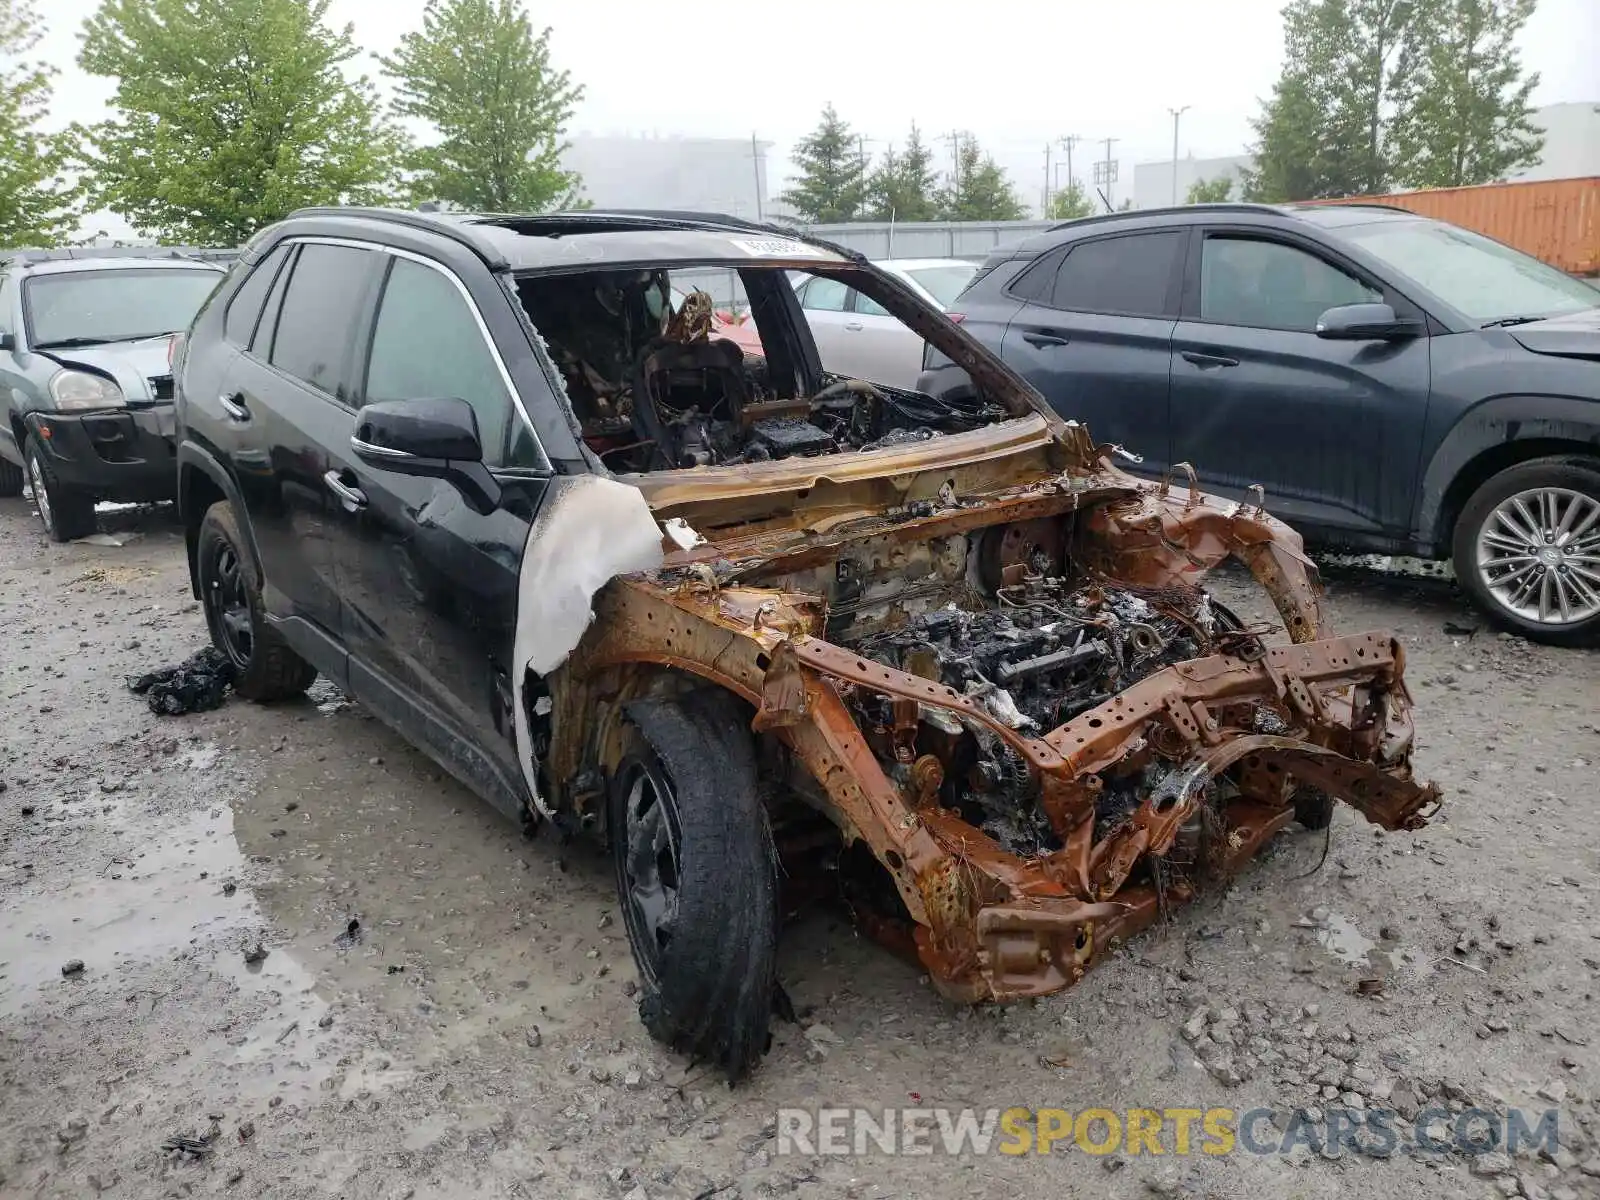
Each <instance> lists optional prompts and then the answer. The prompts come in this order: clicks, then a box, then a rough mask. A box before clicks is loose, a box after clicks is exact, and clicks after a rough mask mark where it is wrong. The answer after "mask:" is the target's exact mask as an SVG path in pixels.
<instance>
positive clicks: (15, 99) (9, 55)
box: [0, 0, 78, 246]
mask: <svg viewBox="0 0 1600 1200" xmlns="http://www.w3.org/2000/svg"><path fill="white" fill-rule="evenodd" d="M43 36H44V29H43V24H42V22H41V21H40V19H39V14H38V13H37V12H36V11H35V10H34V7H33V5H32V4H31V3H30V0H0V246H56V245H59V244H61V242H63V241H65V240H66V239H67V238H68V237H70V236H71V234H72V231H73V230H74V228H75V227H76V226H77V220H78V217H77V212H76V211H75V206H76V202H77V199H78V189H77V188H76V187H75V186H74V185H72V184H71V183H69V182H68V181H67V179H66V178H65V176H64V174H63V171H62V168H63V166H64V165H65V162H66V146H65V144H64V141H63V139H62V138H61V137H60V136H58V135H51V134H45V133H40V132H39V130H38V124H39V120H40V118H42V117H43V116H44V114H45V110H46V109H47V108H48V107H49V105H50V92H51V83H50V81H51V78H52V76H54V74H55V71H54V70H53V69H52V68H50V67H48V66H46V65H45V64H43V63H41V62H29V61H25V58H24V56H25V55H27V54H28V52H29V51H31V50H32V49H33V48H34V47H35V46H36V45H38V44H39V39H40V38H41V37H43Z"/></svg>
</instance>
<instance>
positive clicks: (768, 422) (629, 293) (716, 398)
mask: <svg viewBox="0 0 1600 1200" xmlns="http://www.w3.org/2000/svg"><path fill="white" fill-rule="evenodd" d="M518 294H519V296H520V297H521V299H522V303H523V306H524V307H525V308H526V309H527V311H528V315H529V317H530V318H531V319H532V321H533V323H534V325H535V327H537V328H538V329H539V330H540V331H541V333H542V334H543V335H544V337H545V339H546V341H547V343H548V346H549V349H550V352H551V355H552V357H553V358H554V359H555V361H556V363H557V365H558V366H559V367H560V369H561V373H562V376H563V382H564V384H565V386H566V392H567V397H568V399H569V400H570V402H571V403H572V407H573V410H574V412H575V414H576V415H577V418H578V422H579V424H580V426H581V428H582V432H583V438H584V441H585V442H586V443H587V444H588V446H589V448H590V449H591V450H593V451H595V452H596V453H597V454H599V455H600V456H601V458H602V459H604V461H605V462H606V465H607V466H609V467H611V468H612V469H613V470H620V471H654V470H663V469H668V470H670V469H676V468H680V467H696V466H709V465H728V464H735V463H745V462H764V461H767V460H769V459H779V458H793V457H810V456H814V455H822V454H838V453H843V452H847V451H855V450H876V449H881V448H883V447H886V446H897V445H903V444H908V443H913V442H920V441H925V440H927V439H929V438H933V437H937V436H938V435H940V434H947V433H963V432H966V431H968V430H972V429H977V428H980V427H982V426H984V425H988V424H992V423H993V422H995V421H999V420H1001V419H1003V418H1004V416H1005V412H1004V410H1003V409H1001V408H1000V407H999V406H998V405H995V404H992V403H989V402H988V401H985V400H982V399H974V398H965V399H958V400H940V399H935V398H934V397H932V396H925V395H922V394H921V393H918V392H910V391H901V390H899V389H895V388H889V387H879V386H876V385H874V384H871V383H868V382H866V381H864V380H859V379H846V378H831V379H829V380H828V381H827V382H826V383H825V384H824V386H823V387H821V388H820V389H819V390H818V391H817V392H816V393H815V394H813V395H810V396H794V395H784V394H781V393H780V391H779V390H778V389H775V388H774V387H773V386H772V383H771V381H770V380H769V378H768V372H767V364H766V361H765V360H764V359H763V358H760V357H754V356H751V357H747V356H746V355H745V354H744V352H743V351H741V350H740V349H739V347H738V346H737V345H736V344H735V343H734V342H732V341H730V340H728V339H726V338H722V337H719V336H718V333H717V327H716V323H715V320H714V306H713V303H712V300H711V297H710V296H709V295H707V294H706V293H705V292H703V291H693V292H689V293H688V294H687V295H685V296H684V297H683V298H682V300H681V301H679V302H678V307H677V308H676V309H674V308H673V307H672V301H671V295H672V289H671V283H670V278H669V276H668V273H667V272H665V271H648V270H646V271H627V270H622V271H601V272H594V273H588V274H578V275H572V276H555V277H550V278H542V279H538V280H524V281H521V282H520V283H519V285H518ZM788 390H793V385H792V384H791V385H788Z"/></svg>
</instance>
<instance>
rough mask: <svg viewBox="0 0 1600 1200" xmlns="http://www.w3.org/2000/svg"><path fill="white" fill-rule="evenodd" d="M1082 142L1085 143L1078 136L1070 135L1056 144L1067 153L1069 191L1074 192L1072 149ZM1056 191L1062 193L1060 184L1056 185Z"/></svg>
mask: <svg viewBox="0 0 1600 1200" xmlns="http://www.w3.org/2000/svg"><path fill="white" fill-rule="evenodd" d="M1081 141H1083V139H1082V138H1081V137H1079V136H1078V135H1077V134H1075V133H1069V134H1067V136H1066V137H1064V138H1060V139H1058V140H1057V142H1056V144H1057V145H1058V146H1060V147H1061V148H1062V149H1063V150H1065V151H1066V152H1067V190H1068V191H1071V190H1072V184H1073V175H1072V148H1073V147H1074V146H1076V145H1077V144H1078V143H1079V142H1081ZM1056 190H1057V191H1060V184H1059V183H1058V184H1057V185H1056Z"/></svg>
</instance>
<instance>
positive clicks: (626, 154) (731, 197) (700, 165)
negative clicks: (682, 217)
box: [561, 134, 772, 221]
mask: <svg viewBox="0 0 1600 1200" xmlns="http://www.w3.org/2000/svg"><path fill="white" fill-rule="evenodd" d="M771 146H772V143H770V142H759V141H754V140H748V141H747V140H743V139H739V138H692V137H625V136H624V137H616V136H595V135H591V134H578V135H576V136H575V137H573V138H572V141H571V145H570V146H569V147H568V148H567V152H566V153H565V154H564V155H562V159H561V163H562V166H564V167H565V168H566V169H567V170H569V171H576V172H578V173H579V174H580V175H581V176H582V177H583V197H584V199H586V200H588V201H590V202H591V203H592V204H593V205H594V206H595V207H596V208H663V209H684V210H693V211H698V212H715V213H726V214H727V215H728V216H733V217H744V218H746V219H748V220H752V221H753V220H755V219H757V217H760V216H769V215H770V210H769V208H768V203H767V201H768V196H767V151H768V150H769V149H771Z"/></svg>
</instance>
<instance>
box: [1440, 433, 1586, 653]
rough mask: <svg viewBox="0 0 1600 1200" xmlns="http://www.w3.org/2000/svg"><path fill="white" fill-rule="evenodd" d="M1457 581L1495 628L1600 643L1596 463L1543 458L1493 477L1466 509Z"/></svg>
mask: <svg viewBox="0 0 1600 1200" xmlns="http://www.w3.org/2000/svg"><path fill="white" fill-rule="evenodd" d="M1454 551H1455V568H1456V577H1457V578H1458V579H1459V580H1460V581H1461V584H1462V586H1463V587H1464V588H1465V589H1466V590H1467V592H1468V593H1469V594H1470V595H1471V596H1472V598H1473V599H1474V600H1476V601H1477V602H1478V603H1479V604H1480V605H1482V606H1483V608H1484V609H1485V611H1487V612H1488V613H1489V615H1490V616H1491V617H1493V618H1494V619H1495V621H1496V622H1497V623H1498V624H1500V625H1502V626H1504V627H1505V628H1507V629H1509V630H1511V631H1512V632H1514V633H1520V634H1522V635H1523V636H1524V637H1528V638H1531V639H1533V640H1535V641H1541V642H1551V643H1554V644H1557V645H1578V644H1584V643H1588V642H1591V641H1595V640H1600V463H1597V462H1591V461H1587V460H1584V459H1566V458H1542V459H1535V460H1533V461H1532V462H1526V463H1521V464H1519V465H1517V466H1515V467H1511V468H1510V469H1508V470H1505V471H1502V472H1500V473H1499V474H1498V475H1495V476H1493V477H1492V478H1490V479H1489V480H1488V481H1487V482H1486V483H1484V484H1483V485H1482V486H1481V487H1479V488H1478V490H1477V491H1476V492H1475V493H1474V494H1473V496H1472V498H1471V499H1470V500H1469V501H1468V502H1467V504H1466V507H1465V508H1464V509H1463V510H1462V513H1461V519H1460V521H1459V522H1458V523H1457V525H1456V535H1455V546H1454Z"/></svg>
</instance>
